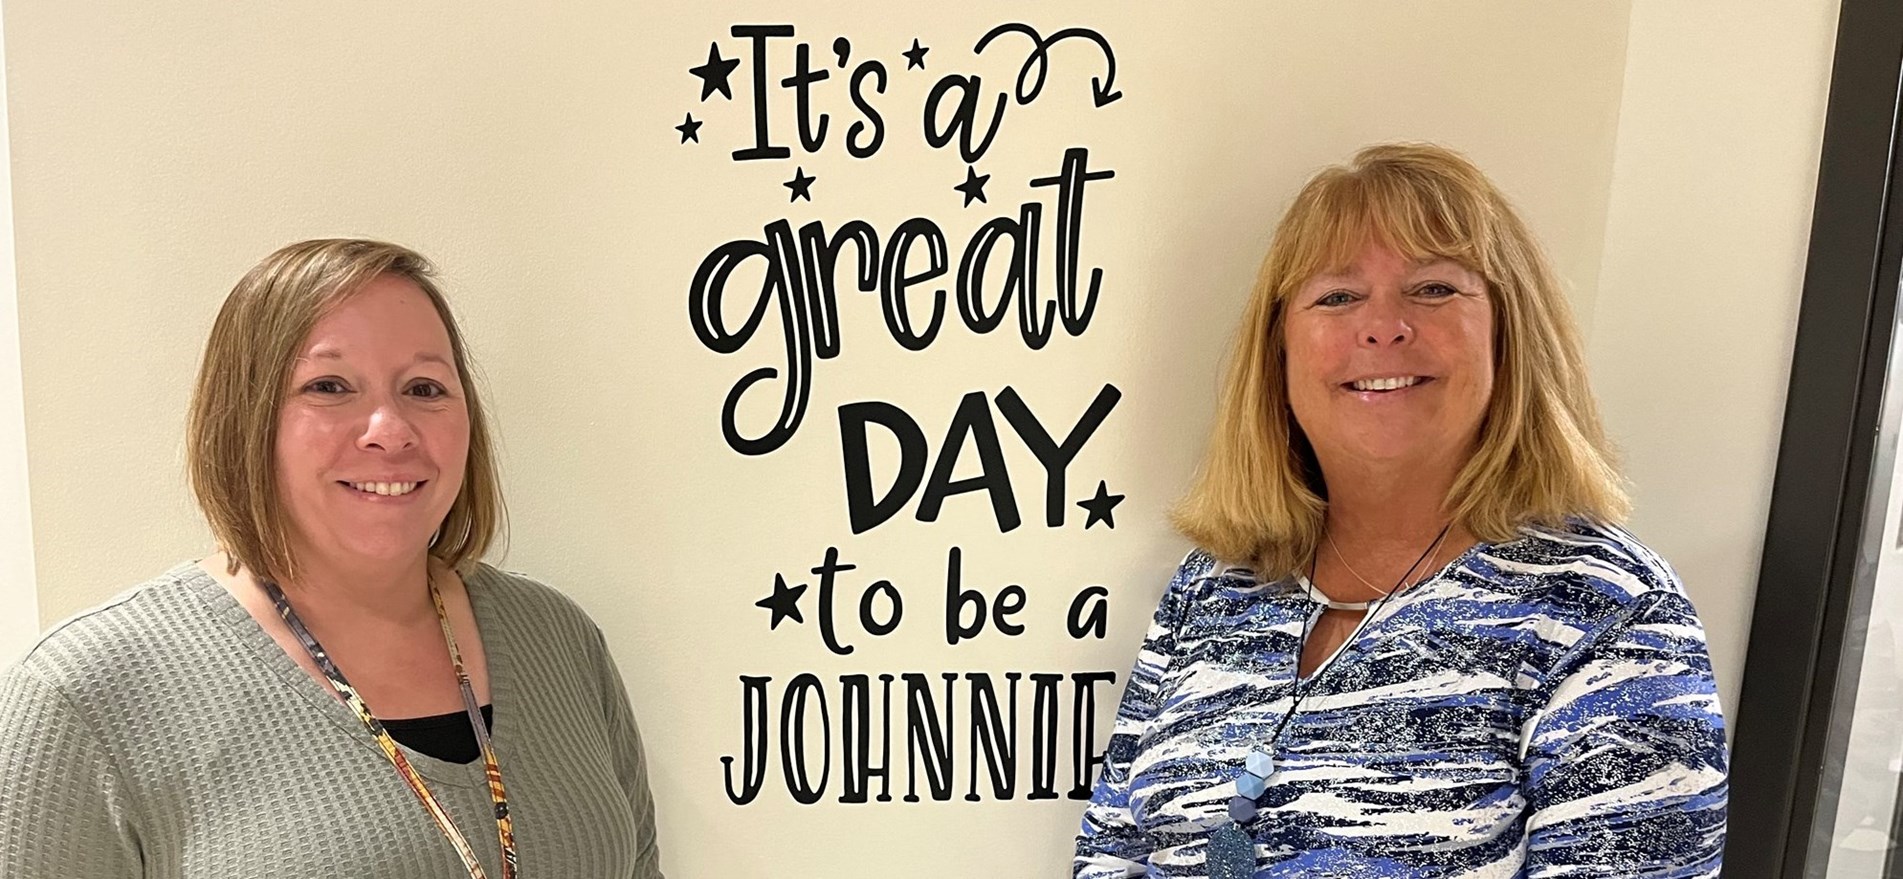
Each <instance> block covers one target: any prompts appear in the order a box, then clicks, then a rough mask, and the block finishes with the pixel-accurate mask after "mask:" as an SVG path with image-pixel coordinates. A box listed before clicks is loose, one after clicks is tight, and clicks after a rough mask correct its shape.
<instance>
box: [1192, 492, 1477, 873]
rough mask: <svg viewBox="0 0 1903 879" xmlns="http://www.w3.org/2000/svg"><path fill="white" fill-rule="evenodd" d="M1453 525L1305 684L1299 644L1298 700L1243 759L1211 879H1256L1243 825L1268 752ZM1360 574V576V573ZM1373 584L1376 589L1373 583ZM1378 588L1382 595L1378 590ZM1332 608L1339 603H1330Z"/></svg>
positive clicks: (1261, 789) (1270, 768)
mask: <svg viewBox="0 0 1903 879" xmlns="http://www.w3.org/2000/svg"><path fill="white" fill-rule="evenodd" d="M1452 527H1453V523H1452V522H1449V523H1447V525H1445V526H1443V527H1442V528H1441V529H1440V534H1438V535H1436V536H1435V537H1434V542H1433V543H1431V544H1429V545H1428V547H1427V550H1426V551H1425V552H1423V553H1421V557H1420V558H1417V559H1415V560H1414V564H1412V565H1410V566H1408V569H1407V572H1406V573H1403V574H1402V575H1401V579H1399V580H1396V581H1395V583H1394V587H1393V588H1392V589H1389V590H1388V591H1386V592H1382V593H1381V599H1380V600H1379V601H1377V602H1375V605H1374V607H1373V608H1372V609H1370V610H1369V611H1368V612H1367V613H1366V614H1365V615H1363V616H1362V618H1361V621H1360V622H1358V623H1356V624H1355V628H1354V630H1353V631H1352V632H1349V633H1348V638H1347V639H1346V640H1344V641H1342V642H1341V646H1340V647H1338V648H1336V650H1335V654H1334V655H1333V656H1330V657H1328V659H1327V660H1325V661H1324V662H1323V663H1322V665H1321V666H1320V667H1319V668H1317V669H1315V671H1314V673H1313V674H1310V675H1309V676H1308V680H1307V681H1306V682H1304V681H1303V680H1302V679H1301V671H1300V669H1301V661H1302V660H1301V650H1302V646H1299V645H1298V646H1297V647H1296V654H1295V663H1296V677H1295V684H1294V688H1295V698H1294V700H1293V701H1292V702H1291V703H1290V704H1289V707H1288V711H1286V712H1284V713H1283V715H1282V719H1281V721H1279V722H1277V723H1276V725H1275V731H1274V732H1272V733H1270V734H1269V738H1268V741H1267V742H1266V743H1265V744H1264V746H1263V747H1260V748H1257V749H1255V750H1253V751H1251V752H1249V756H1248V757H1246V758H1245V759H1244V762H1243V773H1242V774H1241V775H1240V776H1238V777H1237V778H1236V781H1235V785H1236V796H1234V797H1231V798H1230V799H1229V821H1228V823H1226V824H1223V825H1222V826H1220V827H1217V828H1216V830H1215V832H1214V833H1212V834H1210V837H1209V845H1208V849H1207V854H1206V855H1205V858H1206V862H1207V863H1208V865H1209V879H1251V877H1253V876H1254V875H1255V840H1254V839H1253V838H1252V837H1250V835H1249V832H1248V831H1246V830H1243V829H1242V825H1243V824H1244V823H1245V822H1248V821H1253V820H1255V816H1256V803H1257V801H1258V800H1259V799H1261V797H1262V795H1263V794H1264V793H1265V792H1266V791H1267V790H1268V783H1269V778H1270V777H1271V776H1273V775H1274V774H1275V770H1276V762H1277V761H1276V759H1275V755H1274V754H1273V753H1271V751H1270V750H1269V749H1270V748H1274V747H1276V745H1277V744H1278V743H1279V742H1280V741H1281V738H1282V731H1283V730H1284V729H1287V728H1288V724H1289V721H1290V720H1291V719H1293V718H1294V717H1295V712H1296V711H1298V710H1300V709H1301V707H1302V702H1303V701H1305V700H1306V699H1308V695H1309V694H1310V693H1312V692H1314V691H1315V686H1316V684H1318V683H1319V682H1320V681H1321V679H1322V676H1323V675H1326V674H1327V673H1328V671H1329V669H1332V668H1334V667H1335V659H1336V658H1337V657H1339V656H1341V654H1342V653H1343V652H1344V651H1346V650H1347V649H1348V648H1349V647H1350V646H1351V645H1353V644H1354V642H1355V639H1356V638H1359V637H1361V633H1362V631H1363V630H1364V629H1366V628H1367V626H1368V622H1369V621H1370V620H1372V619H1374V617H1375V614H1376V613H1379V612H1380V610H1381V607H1382V606H1383V605H1385V604H1387V601H1388V599H1390V598H1392V597H1394V596H1395V595H1396V594H1398V593H1400V592H1401V591H1402V589H1401V587H1402V585H1403V584H1407V582H1408V578H1409V577H1412V576H1414V571H1415V569H1416V568H1419V567H1420V566H1421V563H1422V562H1425V561H1427V560H1428V558H1430V557H1431V556H1432V555H1433V554H1434V551H1435V550H1436V549H1438V548H1440V544H1441V541H1443V540H1445V539H1447V531H1448V529H1450V528H1452ZM1336 553H1337V554H1339V553H1340V550H1336ZM1343 564H1344V565H1345V564H1346V560H1345V559H1344V560H1343ZM1314 568H1315V561H1314V558H1313V557H1310V559H1309V577H1308V591H1309V597H1310V600H1313V595H1314V583H1315V576H1314ZM1356 576H1360V575H1358V574H1357V575H1356ZM1364 582H1365V581H1364ZM1370 585H1371V586H1372V585H1373V584H1370ZM1416 585H1418V584H1416ZM1375 588H1376V590H1377V591H1379V587H1375ZM1330 606H1335V605H1334V604H1333V603H1330ZM1364 606H1365V605H1364ZM1314 617H1315V614H1314V613H1313V612H1311V613H1310V614H1309V615H1308V616H1307V617H1306V618H1304V619H1303V620H1302V637H1301V644H1302V645H1306V644H1307V642H1308V628H1309V624H1310V623H1311V622H1313V620H1314Z"/></svg>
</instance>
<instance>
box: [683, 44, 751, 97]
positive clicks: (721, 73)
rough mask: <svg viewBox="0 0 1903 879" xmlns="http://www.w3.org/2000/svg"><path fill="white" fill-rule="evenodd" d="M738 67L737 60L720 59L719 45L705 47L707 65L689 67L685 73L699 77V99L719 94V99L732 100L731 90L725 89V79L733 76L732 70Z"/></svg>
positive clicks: (738, 62) (738, 60)
mask: <svg viewBox="0 0 1903 879" xmlns="http://www.w3.org/2000/svg"><path fill="white" fill-rule="evenodd" d="M739 66H740V59H738V58H722V57H720V44H719V43H709V44H708V45H707V63H706V64H702V65H701V66H699V67H689V68H687V72H688V73H691V74H693V75H695V76H698V77H700V99H701V100H703V101H705V100H707V99H708V98H711V97H713V96H714V92H719V93H720V95H721V97H724V98H726V99H727V100H729V101H731V100H733V89H731V88H728V87H727V77H729V76H731V75H733V69H734V68H736V67H739Z"/></svg>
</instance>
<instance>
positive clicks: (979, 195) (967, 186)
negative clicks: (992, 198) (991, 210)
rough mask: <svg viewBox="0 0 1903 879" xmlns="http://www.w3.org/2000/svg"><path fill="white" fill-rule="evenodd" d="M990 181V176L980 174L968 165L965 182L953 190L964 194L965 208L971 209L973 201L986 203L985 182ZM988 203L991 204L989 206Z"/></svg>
mask: <svg viewBox="0 0 1903 879" xmlns="http://www.w3.org/2000/svg"><path fill="white" fill-rule="evenodd" d="M990 179H991V175H990V174H980V173H978V169H977V168H975V167H972V166H971V165H966V166H965V182H963V183H960V184H958V185H957V186H954V187H952V189H954V190H956V191H958V192H962V193H964V194H965V204H964V207H971V203H972V202H973V201H985V181H987V180H990ZM988 203H989V202H987V204H988Z"/></svg>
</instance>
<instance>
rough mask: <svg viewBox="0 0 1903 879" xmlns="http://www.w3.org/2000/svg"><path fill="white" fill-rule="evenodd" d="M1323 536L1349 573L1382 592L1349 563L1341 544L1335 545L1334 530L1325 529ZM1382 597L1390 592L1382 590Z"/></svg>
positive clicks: (1362, 582) (1365, 584)
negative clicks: (1342, 551)
mask: <svg viewBox="0 0 1903 879" xmlns="http://www.w3.org/2000/svg"><path fill="white" fill-rule="evenodd" d="M1322 537H1323V538H1325V539H1326V540H1327V541H1328V548H1329V549H1332V550H1334V551H1335V558H1337V559H1340V560H1341V566H1342V567H1344V568H1347V569H1348V573H1350V574H1353V575H1355V579H1357V580H1360V581H1361V584H1362V585H1363V586H1366V587H1368V588H1369V589H1373V590H1374V591H1376V592H1381V587H1379V586H1376V585H1374V584H1373V583H1370V582H1368V578H1366V577H1363V576H1361V572H1360V571H1357V570H1355V566H1354V565H1351V564H1348V557H1347V556H1345V555H1342V554H1341V547H1339V546H1336V545H1335V535H1334V533H1333V532H1330V531H1324V532H1322ZM1416 564H1419V563H1418V562H1416ZM1388 591H1389V592H1392V591H1393V590H1388ZM1381 597H1382V598H1386V597H1388V593H1387V592H1381Z"/></svg>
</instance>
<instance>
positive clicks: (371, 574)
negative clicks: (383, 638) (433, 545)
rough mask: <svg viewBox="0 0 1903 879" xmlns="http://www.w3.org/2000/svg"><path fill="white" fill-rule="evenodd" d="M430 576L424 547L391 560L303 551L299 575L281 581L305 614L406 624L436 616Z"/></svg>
mask: <svg viewBox="0 0 1903 879" xmlns="http://www.w3.org/2000/svg"><path fill="white" fill-rule="evenodd" d="M428 576H429V556H428V554H426V553H425V554H419V555H417V556H416V557H415V558H413V559H410V560H408V561H405V562H401V563H397V564H392V563H390V562H387V561H381V560H376V561H370V560H358V559H333V558H327V557H324V556H321V555H318V554H316V553H310V552H301V553H299V555H298V571H297V576H296V577H294V578H291V579H290V580H289V581H288V582H282V581H281V582H279V583H278V586H279V587H280V588H282V589H283V590H284V595H285V597H286V598H289V599H290V601H291V606H292V607H294V608H296V609H297V612H298V615H299V616H301V617H305V618H307V619H317V620H321V619H350V620H353V621H356V622H358V623H361V624H368V625H370V626H373V627H378V628H383V627H389V628H396V629H403V628H408V627H411V626H418V625H426V624H431V623H433V622H434V621H435V619H436V608H435V605H434V602H432V601H431V600H430V595H429V587H428V584H429V579H428Z"/></svg>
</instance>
